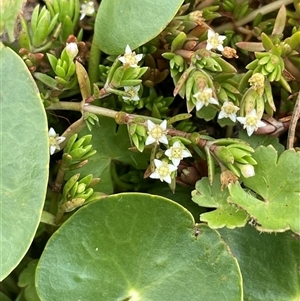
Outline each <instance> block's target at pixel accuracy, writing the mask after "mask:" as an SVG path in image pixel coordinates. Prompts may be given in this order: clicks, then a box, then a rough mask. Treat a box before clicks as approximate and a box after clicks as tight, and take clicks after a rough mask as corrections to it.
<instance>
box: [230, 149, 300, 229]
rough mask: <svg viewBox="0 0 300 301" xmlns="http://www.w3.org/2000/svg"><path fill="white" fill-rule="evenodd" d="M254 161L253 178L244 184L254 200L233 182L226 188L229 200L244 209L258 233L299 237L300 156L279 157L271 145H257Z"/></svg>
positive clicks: (287, 152)
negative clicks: (292, 233)
mask: <svg viewBox="0 0 300 301" xmlns="http://www.w3.org/2000/svg"><path fill="white" fill-rule="evenodd" d="M253 158H254V159H255V160H256V162H257V165H255V176H254V177H251V178H245V179H243V182H244V184H245V185H246V186H247V187H249V188H250V189H252V190H253V191H254V192H255V193H256V194H257V197H255V196H253V195H252V194H250V193H248V192H246V191H245V190H244V189H243V188H242V187H241V186H240V185H239V184H238V183H236V184H229V186H228V188H229V193H230V197H229V198H228V201H229V202H230V203H234V204H236V205H238V207H241V208H242V209H244V210H246V211H247V212H248V214H249V215H250V216H251V218H252V219H253V220H254V221H255V223H256V228H257V229H258V230H260V231H267V232H273V231H274V232H283V231H285V230H288V229H291V230H292V231H294V232H295V233H297V234H300V223H299V212H300V203H299V192H300V187H299V179H300V153H297V152H295V151H294V150H287V151H284V152H283V153H282V154H281V155H280V156H279V157H278V154H277V151H276V150H275V149H274V148H273V146H268V147H264V146H260V147H258V148H257V149H256V150H255V153H254V155H253Z"/></svg>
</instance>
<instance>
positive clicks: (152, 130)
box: [145, 120, 169, 145]
mask: <svg viewBox="0 0 300 301" xmlns="http://www.w3.org/2000/svg"><path fill="white" fill-rule="evenodd" d="M147 127H148V131H147V134H148V135H149V136H148V137H147V139H146V142H145V145H149V144H152V143H153V142H156V143H157V144H158V143H159V142H161V143H164V144H168V143H169V142H168V138H167V136H166V132H167V120H164V121H163V122H162V123H161V124H160V125H158V124H155V123H153V122H152V121H151V120H147Z"/></svg>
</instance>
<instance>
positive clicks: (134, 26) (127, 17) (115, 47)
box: [94, 0, 183, 54]
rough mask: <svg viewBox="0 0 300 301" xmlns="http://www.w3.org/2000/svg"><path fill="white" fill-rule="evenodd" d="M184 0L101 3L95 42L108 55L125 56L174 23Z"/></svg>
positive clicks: (127, 0)
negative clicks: (128, 48)
mask: <svg viewBox="0 0 300 301" xmlns="http://www.w3.org/2000/svg"><path fill="white" fill-rule="evenodd" d="M182 3H183V0H168V1H161V0H143V2H141V1H140V0H102V1H101V4H100V7H99V10H98V13H97V18H96V24H95V35H94V41H95V43H96V44H97V45H98V46H99V47H100V49H101V50H102V51H103V52H105V53H107V54H121V53H124V50H125V47H126V45H127V44H128V45H129V46H130V47H131V49H135V48H137V47H139V46H141V45H143V44H145V43H146V42H148V41H150V40H151V39H153V38H155V37H156V36H157V35H158V34H159V33H160V32H161V31H162V30H163V29H164V28H165V27H166V26H167V24H168V23H169V22H170V21H171V20H172V19H173V17H174V16H175V14H176V12H177V11H178V9H179V8H180V6H181V4H182Z"/></svg>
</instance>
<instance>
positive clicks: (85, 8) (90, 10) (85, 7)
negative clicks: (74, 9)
mask: <svg viewBox="0 0 300 301" xmlns="http://www.w3.org/2000/svg"><path fill="white" fill-rule="evenodd" d="M94 12H95V6H94V2H93V1H89V2H88V3H83V4H81V7H80V13H81V16H80V20H82V19H83V18H84V17H85V16H92V15H93V14H94Z"/></svg>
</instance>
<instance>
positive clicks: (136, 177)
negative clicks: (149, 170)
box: [119, 168, 145, 191]
mask: <svg viewBox="0 0 300 301" xmlns="http://www.w3.org/2000/svg"><path fill="white" fill-rule="evenodd" d="M119 179H120V180H121V181H122V182H125V183H126V184H131V185H132V189H134V190H135V191H139V190H140V188H141V186H142V185H144V184H145V182H144V172H143V171H142V170H137V169H134V168H132V169H130V170H129V171H127V172H126V173H125V174H123V175H121V176H120V177H119Z"/></svg>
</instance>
